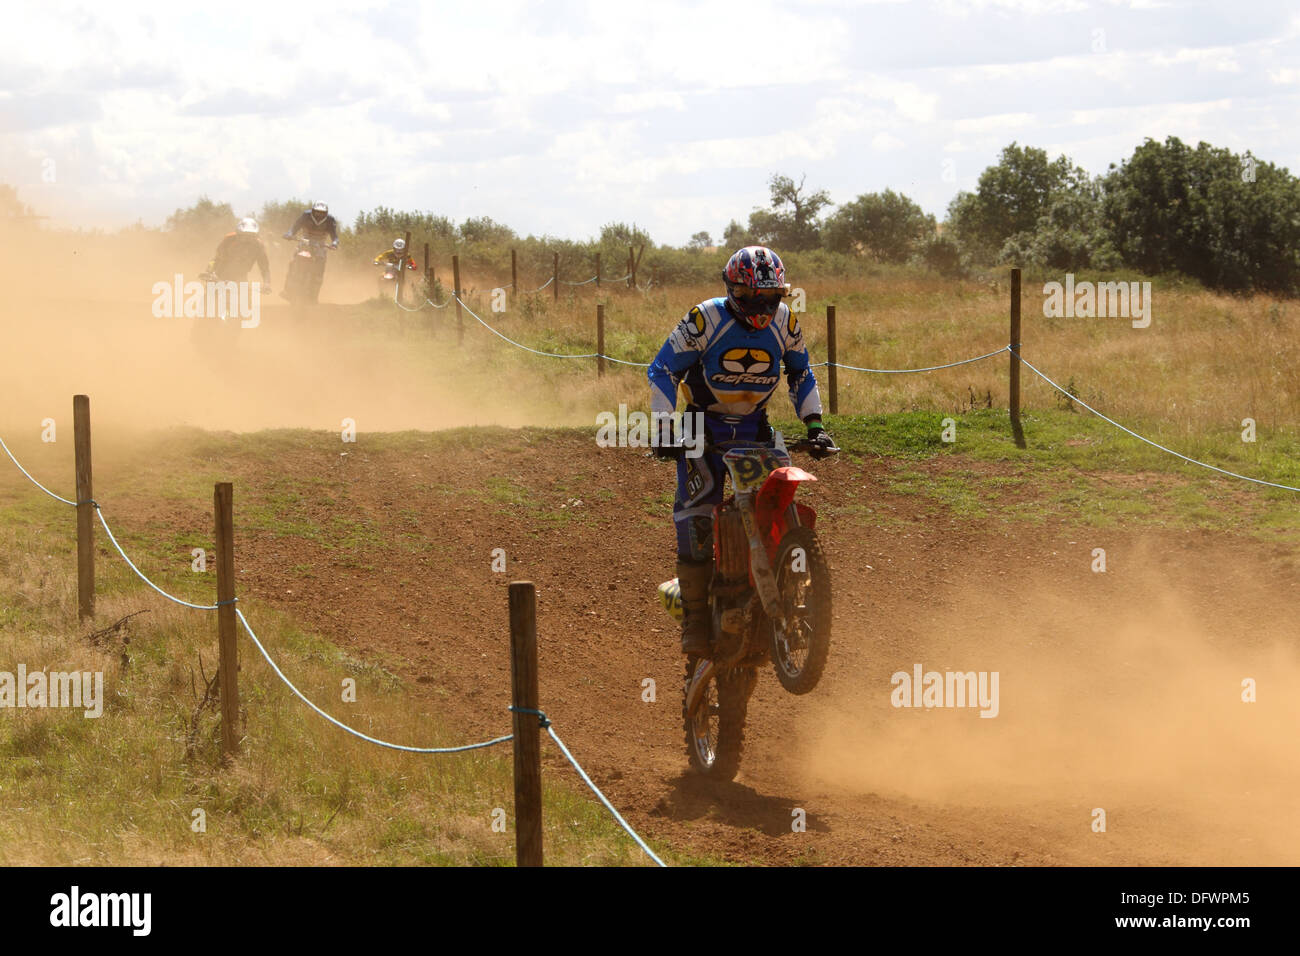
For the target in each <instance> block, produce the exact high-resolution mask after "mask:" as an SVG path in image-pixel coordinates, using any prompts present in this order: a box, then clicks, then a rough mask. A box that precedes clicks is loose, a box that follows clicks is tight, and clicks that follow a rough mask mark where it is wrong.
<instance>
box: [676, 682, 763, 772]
mask: <svg viewBox="0 0 1300 956" xmlns="http://www.w3.org/2000/svg"><path fill="white" fill-rule="evenodd" d="M694 664H695V660H694V659H693V658H688V659H687V661H686V679H685V681H684V683H683V689H682V724H683V728H684V731H685V737H686V754H687V756H688V757H689V758H690V763H691V768H692V769H693V770H695V772H696V773H699V774H701V775H702V776H705V777H708V778H709V779H710V780H718V781H721V782H724V783H725V782H729V781H731V780H733V779H735V776H736V773H737V771H739V770H740V756H741V752H742V751H743V750H744V746H745V713H746V711H747V710H748V709H749V697H750V695H751V694H752V693H753V691H754V685H755V684H756V683H757V681H758V671H757V670H755V669H754V668H752V667H745V668H729V669H727V670H725V671H722V672H719V671H714V673H713V675H712V676H711V677H710V678H709V686H708V687H706V688H705V690H704V700H703V701H702V702H701V704H700V708H699V715H698V723H700V724H707V725H708V726H707V735H708V736H709V737H712V740H707V739H703V740H702V739H701V738H700V736H699V732H704V731H705V730H706V728H705V727H698V726H697V719H696V718H693V717H692V716H691V715H690V714H688V713H686V693H687V691H688V690H689V689H690V685H691V675H692V673H693V672H694ZM710 751H711V752H710Z"/></svg>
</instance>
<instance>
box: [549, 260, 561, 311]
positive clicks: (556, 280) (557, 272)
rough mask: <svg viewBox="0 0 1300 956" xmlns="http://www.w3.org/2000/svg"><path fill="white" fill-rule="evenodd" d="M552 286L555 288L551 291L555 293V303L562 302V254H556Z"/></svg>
mask: <svg viewBox="0 0 1300 956" xmlns="http://www.w3.org/2000/svg"><path fill="white" fill-rule="evenodd" d="M551 285H553V286H554V287H555V288H554V289H552V290H551V291H552V292H554V293H555V296H554V298H555V301H556V302H559V301H560V254H559V253H558V252H557V253H556V254H555V267H554V269H553V270H552V272H551Z"/></svg>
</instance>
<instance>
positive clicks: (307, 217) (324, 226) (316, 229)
mask: <svg viewBox="0 0 1300 956" xmlns="http://www.w3.org/2000/svg"><path fill="white" fill-rule="evenodd" d="M300 232H301V233H302V234H303V235H304V236H306V237H307V238H308V239H317V240H319V241H321V242H324V241H325V239H326V237H327V236H328V237H329V240H330V248H331V249H337V248H338V247H339V224H338V223H337V222H335V221H334V217H333V216H331V215H330V207H329V206H327V205H326V204H325V203H323V202H316V203H313V204H312V207H311V208H310V209H304V210H303V211H302V215H301V216H299V217H298V218H297V220H296V221H295V222H294V224H293V226H292V228H290V229H289V231H288V232H286V233H285V234H284V238H286V239H292V238H294V236H296V235H297V234H298V233H300Z"/></svg>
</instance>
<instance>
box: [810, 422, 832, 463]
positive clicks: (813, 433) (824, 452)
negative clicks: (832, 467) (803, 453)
mask: <svg viewBox="0 0 1300 956" xmlns="http://www.w3.org/2000/svg"><path fill="white" fill-rule="evenodd" d="M808 443H809V444H810V445H812V447H811V448H809V449H808V454H810V455H811V456H812V457H813V458H815V459H817V460H818V461H820V460H821V459H823V458H828V457H830V456H831V455H832V454H834V452H833V451H832V449H833V448H834V447H835V442H834V441H832V440H831V436H830V435H829V434H828V433H827V431H826V429H824V428H823V427H822V423H821V419H813V420H812V421H810V422H809V423H808Z"/></svg>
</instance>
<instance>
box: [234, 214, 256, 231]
mask: <svg viewBox="0 0 1300 956" xmlns="http://www.w3.org/2000/svg"><path fill="white" fill-rule="evenodd" d="M235 232H248V233H252V234H253V235H257V220H256V219H253V218H252V217H251V216H245V217H244V218H243V219H241V220H239V222H238V223H237V224H236V226H235Z"/></svg>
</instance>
